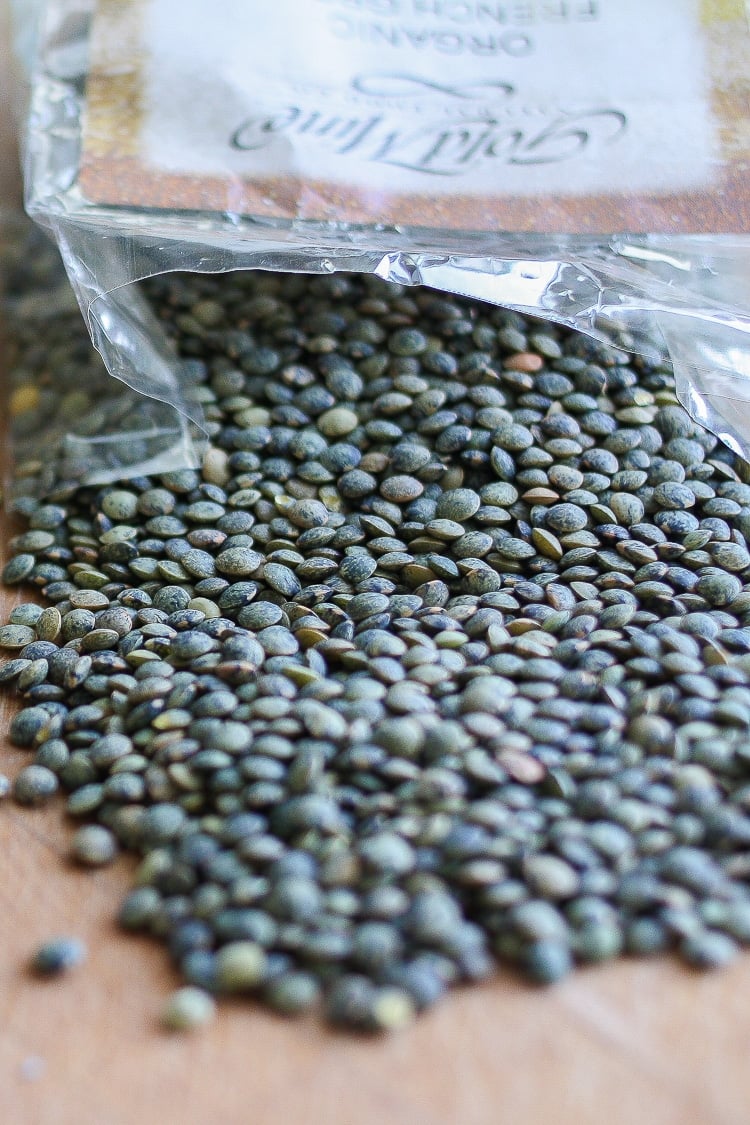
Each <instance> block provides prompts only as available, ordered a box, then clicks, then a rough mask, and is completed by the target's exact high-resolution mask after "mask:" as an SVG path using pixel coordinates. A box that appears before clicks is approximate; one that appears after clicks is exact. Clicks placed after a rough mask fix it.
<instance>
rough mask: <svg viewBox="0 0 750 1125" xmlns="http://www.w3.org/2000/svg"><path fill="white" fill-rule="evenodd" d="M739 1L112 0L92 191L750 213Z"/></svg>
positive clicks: (86, 175)
mask: <svg viewBox="0 0 750 1125" xmlns="http://www.w3.org/2000/svg"><path fill="white" fill-rule="evenodd" d="M749 41H750V36H748V25H747V17H746V13H745V8H744V4H743V3H742V2H741V0H737V2H735V0H658V3H656V2H655V0H273V2H272V3H261V4H240V3H237V0H211V2H210V3H206V2H205V0H132V2H131V3H128V4H122V3H121V2H119V0H100V3H99V4H98V6H97V9H96V14H95V18H94V24H93V30H92V41H91V63H90V74H89V83H88V90H87V99H86V112H85V129H84V142H83V154H82V162H81V175H80V183H81V186H82V189H83V191H84V193H85V194H86V196H87V198H89V199H90V200H91V201H92V202H95V203H107V204H118V205H128V206H138V207H158V208H165V207H166V208H169V209H174V208H180V209H195V210H202V211H203V210H208V211H221V212H230V213H232V214H236V215H241V216H257V217H261V218H280V219H288V220H297V219H312V220H324V221H335V222H352V223H367V224H372V223H382V224H396V225H398V224H410V225H417V226H422V227H430V228H434V229H446V228H451V229H467V230H493V229H494V230H504V231H537V232H540V233H598V232H602V233H605V232H606V233H609V232H620V231H630V232H634V233H636V232H641V231H655V232H669V233H671V232H678V231H685V232H700V231H722V230H726V231H744V230H750V223H749V221H748V212H749V211H750V208H748V205H747V204H748V199H747V189H746V187H745V180H746V178H747V169H748V167H749V166H750V165H749V164H748V150H749V149H750V121H748V120H747V119H746V118H745V117H743V109H744V107H746V105H747V94H748V84H749V83H750V77H748V73H749V68H748V67H747V66H746V65H744V64H745V63H746V61H747V59H748V42H749Z"/></svg>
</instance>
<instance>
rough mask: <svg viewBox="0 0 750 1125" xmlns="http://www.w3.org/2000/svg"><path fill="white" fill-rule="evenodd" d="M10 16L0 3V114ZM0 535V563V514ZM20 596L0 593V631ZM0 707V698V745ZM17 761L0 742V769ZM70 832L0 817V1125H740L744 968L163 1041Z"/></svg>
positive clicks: (7, 194)
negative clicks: (366, 1028) (409, 1016)
mask: <svg viewBox="0 0 750 1125" xmlns="http://www.w3.org/2000/svg"><path fill="white" fill-rule="evenodd" d="M5 14H6V10H5V7H4V6H3V0H0V107H3V106H4V105H6V104H7V99H6V96H4V88H3V83H4V81H5V82H7V73H8V71H7V54H5V53H4V52H3V48H2V42H3V35H2V24H3V21H4V16H5ZM9 145H10V138H9V128H8V118H7V114H4V112H3V110H2V109H1V108H0V203H2V201H3V200H4V199H5V200H8V199H10V198H11V197H12V196H13V192H14V179H15V177H14V174H13V158H12V157H11V156H10V155H9V151H10V149H9ZM3 157H4V158H3ZM0 532H1V534H0V551H1V550H2V543H4V542H7V538H8V535H9V534H10V531H9V528H8V523H7V520H6V521H5V522H4V523H2V524H1V525H0ZM5 553H7V552H5ZM18 600H20V596H19V595H17V594H15V593H14V594H10V593H9V592H8V591H4V592H3V593H2V594H0V616H2V617H3V619H4V618H5V614H6V612H7V610H8V609H9V607H10V606H11V605H13V604H14V603H15V602H16V601H18ZM12 708H13V703H12V701H11V700H10V699H9V698H8V697H7V695H3V696H2V697H0V732H2V731H3V730H7V726H8V722H9V719H10V715H11V713H12ZM26 760H27V756H26V754H25V753H24V752H20V751H15V750H13V749H12V748H10V747H8V745H7V741H5V740H3V739H2V735H1V734H0V770H2V771H5V772H7V773H9V774H11V775H12V774H14V773H15V772H16V771H17V770H18V769H19V768H20V766H21V765H22V764H23V763H24V762H25V761H26ZM69 837H70V828H69V826H68V825H67V824H65V822H64V818H63V815H62V813H61V811H60V809H59V807H55V808H51V809H48V810H44V811H40V812H33V811H25V810H22V809H19V808H17V807H15V806H14V805H13V804H12V803H10V802H6V803H5V804H4V805H3V806H2V808H0V848H1V849H2V851H1V853H0V854H2V865H1V868H0V870H1V871H2V876H1V877H0V1013H1V1017H0V1091H2V1092H1V1093H0V1123H2V1125H5V1123H7V1125H136V1123H137V1125H152V1123H153V1125H172V1123H175V1125H177V1123H179V1125H214V1123H217V1125H246V1123H247V1125H296V1123H298V1122H304V1123H305V1125H505V1123H513V1125H517V1123H518V1125H547V1123H550V1125H552V1123H555V1125H636V1123H640V1122H643V1123H647V1125H694V1123H695V1125H747V1122H748V1121H750V954H746V955H744V956H743V957H742V958H741V959H740V960H739V961H738V962H737V963H736V964H735V965H734V966H732V967H731V968H730V969H728V970H725V971H724V972H721V973H717V974H715V975H710V976H699V975H695V974H692V973H689V972H687V971H685V970H682V969H680V968H679V967H678V966H677V965H676V964H675V963H673V962H671V961H668V960H662V959H660V960H657V961H652V962H645V961H641V962H626V961H623V962H620V963H619V964H617V965H614V966H608V967H604V968H599V969H590V970H587V971H585V972H580V973H578V974H577V975H576V976H575V978H574V979H572V980H570V981H567V982H565V983H563V984H561V985H558V986H556V987H554V988H552V989H549V990H545V991H538V990H535V989H533V988H529V987H526V986H524V985H522V984H520V983H518V982H517V981H514V980H511V979H509V978H508V977H506V976H499V977H498V979H497V980H495V981H494V982H492V983H490V984H486V985H483V986H481V987H475V988H471V989H464V990H461V991H458V992H456V993H455V994H454V995H453V996H451V997H450V998H449V999H448V1000H447V1001H444V1002H443V1003H442V1004H441V1005H439V1006H438V1007H437V1009H435V1010H433V1011H432V1012H431V1013H429V1014H428V1015H426V1016H424V1017H423V1018H422V1019H421V1020H420V1021H419V1022H418V1023H417V1025H416V1026H415V1027H414V1028H413V1029H411V1030H408V1031H406V1032H403V1033H401V1034H398V1035H396V1036H393V1037H391V1038H386V1039H380V1040H358V1039H353V1038H348V1037H345V1036H343V1035H337V1034H333V1033H330V1032H328V1031H325V1030H323V1029H322V1027H321V1026H320V1025H319V1023H317V1022H316V1021H315V1020H313V1019H308V1020H303V1021H291V1022H288V1021H285V1020H283V1019H281V1018H277V1017H273V1016H271V1015H269V1014H267V1013H265V1012H262V1011H260V1010H257V1009H256V1008H254V1007H253V1005H252V1004H242V1005H240V1004H238V1005H236V1006H235V1005H231V1004H226V1005H224V1006H222V1010H221V1012H220V1015H219V1018H218V1019H217V1020H216V1021H215V1023H213V1024H212V1025H211V1026H209V1027H207V1028H205V1029H204V1030H202V1031H201V1032H200V1033H198V1034H196V1035H193V1036H191V1037H174V1036H168V1035H167V1034H165V1033H163V1032H161V1031H160V1030H159V1029H158V1025H157V1016H158V1012H159V1010H160V1008H161V1005H162V1002H163V998H164V997H165V996H166V994H167V993H168V992H169V990H170V989H171V988H173V987H174V986H175V985H176V983H177V980H176V978H175V976H174V974H173V973H172V971H171V969H170V968H169V965H168V962H167V958H166V955H165V954H164V952H163V951H162V949H161V948H160V947H159V946H157V945H155V944H153V943H150V942H147V941H144V940H140V939H135V938H128V937H125V936H123V935H121V934H119V933H118V932H117V930H116V927H115V925H114V921H113V920H114V916H115V913H116V910H117V906H118V903H119V902H120V900H121V898H122V896H123V895H124V893H125V891H126V889H127V887H128V883H129V877H130V872H131V870H132V865H131V864H130V863H129V861H127V860H122V861H120V862H119V863H117V864H116V865H115V866H114V867H113V868H110V869H108V870H105V871H100V872H96V873H87V872H81V871H80V870H76V869H75V868H73V867H72V866H70V864H69V863H68V862H67V860H66V851H67V848H68V843H69ZM58 934H76V935H79V936H80V937H82V938H84V939H85V940H86V942H87V943H88V946H89V950H90V953H89V959H88V962H87V963H86V965H85V966H82V967H81V968H80V969H78V970H76V971H75V972H72V973H70V974H69V976H68V977H66V978H64V979H62V980H59V981H55V982H49V983H45V982H40V981H35V980H33V979H31V978H30V977H29V975H28V974H27V972H26V970H25V964H26V962H27V959H28V957H29V955H30V953H31V952H32V951H33V950H34V948H35V946H36V945H37V944H38V943H39V942H41V941H43V940H45V939H46V938H49V937H51V936H53V935H58Z"/></svg>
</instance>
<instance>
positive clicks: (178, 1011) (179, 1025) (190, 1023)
mask: <svg viewBox="0 0 750 1125" xmlns="http://www.w3.org/2000/svg"><path fill="white" fill-rule="evenodd" d="M215 1014H216V1002H215V1000H214V999H213V997H212V996H211V994H210V993H208V992H206V991H204V990H203V989H202V988H196V987H195V986H194V985H185V986H184V987H182V988H178V989H176V990H175V991H174V992H173V993H172V994H171V996H169V997H168V998H167V1001H166V1003H165V1004H164V1007H163V1008H162V1011H161V1024H162V1027H164V1028H166V1030H167V1031H194V1030H196V1028H199V1027H202V1026H203V1025H204V1024H206V1023H209V1022H210V1021H211V1020H212V1019H213V1018H214V1016H215Z"/></svg>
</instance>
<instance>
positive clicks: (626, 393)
mask: <svg viewBox="0 0 750 1125" xmlns="http://www.w3.org/2000/svg"><path fill="white" fill-rule="evenodd" d="M147 293H148V296H149V300H150V301H151V302H152V304H153V307H154V309H155V310H156V311H157V313H158V315H159V316H160V317H161V319H162V323H163V324H164V326H165V328H166V330H167V331H168V332H169V333H170V334H171V335H172V336H173V338H174V340H175V342H176V346H177V348H178V350H179V352H180V354H181V356H182V357H183V359H184V360H185V361H186V362H187V364H188V367H189V370H190V372H191V378H192V381H193V383H194V392H195V394H196V395H197V397H198V399H199V400H200V401H201V403H202V405H203V408H204V410H205V416H206V420H207V427H208V433H209V444H208V448H207V450H206V452H205V456H204V459H203V465H202V468H201V469H200V470H192V469H185V470H181V471H175V472H169V473H166V474H162V475H160V476H153V477H137V478H135V479H130V480H128V481H126V482H122V483H118V484H117V485H113V486H107V487H103V488H91V487H89V488H86V487H82V486H75V487H74V486H72V485H71V486H68V487H61V488H59V489H58V492H57V494H56V495H54V496H53V497H52V498H50V497H46V498H45V499H43V500H37V499H34V498H33V497H31V496H26V497H23V498H22V499H20V500H19V501H18V504H17V507H18V508H19V510H20V511H21V512H22V514H23V515H24V516H25V517H26V518H27V519H28V530H27V531H25V532H23V533H22V534H20V535H18V536H17V537H16V538H15V539H14V541H13V542H12V544H11V549H12V552H13V557H12V559H11V561H10V562H8V564H7V565H6V567H5V570H4V575H3V577H4V581H5V582H6V583H9V584H21V583H26V584H29V585H31V586H32V587H36V588H37V589H38V590H40V591H41V592H42V594H43V596H44V601H45V603H46V605H47V608H44V609H43V608H42V607H41V606H37V605H35V604H23V605H21V606H20V607H18V608H17V609H15V610H14V611H13V612H12V613H11V615H10V623H9V624H7V625H6V626H4V627H2V628H0V645H2V647H3V649H5V650H6V653H7V655H8V660H7V662H6V663H5V664H4V665H3V666H2V669H0V681H2V682H3V683H5V684H8V685H15V688H16V690H17V691H18V693H19V694H20V696H21V698H22V700H23V708H22V710H20V711H19V712H18V714H17V716H16V717H15V719H14V720H13V724H12V729H11V739H12V741H13V743H14V744H15V745H16V746H21V747H26V748H28V750H29V753H30V754H31V755H32V763H31V764H30V765H29V766H28V767H27V768H25V769H23V770H22V771H21V773H20V775H19V776H18V777H17V778H16V780H15V784H14V793H15V796H16V798H17V799H18V800H19V801H22V802H26V803H30V804H33V803H37V802H41V801H43V800H46V799H47V798H48V797H50V796H52V795H53V794H54V793H55V792H57V791H58V790H62V791H63V792H64V793H66V794H67V807H68V811H69V813H70V815H71V816H72V817H75V818H81V819H82V820H84V821H88V822H90V823H87V824H85V825H84V826H83V827H82V828H81V829H79V831H78V833H77V834H76V836H75V838H74V844H73V851H74V854H75V856H76V858H77V859H78V860H79V862H82V863H89V864H92V865H97V864H100V863H106V862H109V860H110V859H112V857H113V856H114V855H115V854H116V853H117V851H118V850H119V849H125V850H128V851H133V852H136V853H138V854H139V855H140V857H141V860H140V864H139V867H138V869H137V874H136V878H135V883H136V886H135V888H134V889H133V890H132V892H131V893H130V894H129V895H128V897H127V899H126V901H125V902H124V903H123V905H122V908H121V911H120V922H121V924H122V926H123V927H125V928H126V929H127V930H137V931H144V932H147V933H149V934H152V935H155V936H156V937H158V938H159V939H160V940H162V941H163V942H165V943H166V945H167V946H168V949H169V953H170V955H171V957H172V958H173V960H174V963H175V965H176V966H177V967H178V969H179V971H180V973H181V974H182V976H183V977H184V980H185V982H186V984H187V986H188V987H187V988H186V989H182V990H180V993H179V994H178V995H177V994H176V999H173V1001H172V1002H171V1006H170V1008H169V1012H168V1016H167V1017H165V1018H168V1020H169V1021H170V1022H171V1025H172V1026H180V1027H182V1026H187V1025H188V1024H189V1022H190V1018H191V1017H190V1013H191V1012H192V1011H196V1010H197V1009H200V1010H202V1011H203V1012H209V1011H210V1010H211V1008H212V1005H211V1004H210V1002H209V1001H208V998H207V997H206V996H205V993H206V992H208V993H218V994H226V993H231V994H237V993H249V994H251V995H253V996H257V997H260V998H261V999H263V1000H264V1001H266V1002H267V1003H268V1004H270V1005H271V1006H272V1007H273V1008H275V1009H276V1010H278V1011H281V1012H285V1013H296V1012H301V1011H303V1010H306V1009H308V1008H310V1007H311V1006H313V1005H316V1004H317V1003H318V1002H319V1001H322V1004H323V1007H324V1010H325V1012H326V1014H327V1017H328V1018H329V1019H330V1020H331V1021H332V1022H334V1023H335V1024H338V1025H341V1026H346V1027H351V1028H355V1029H387V1028H394V1027H398V1026H401V1025H402V1024H404V1023H405V1022H407V1021H408V1020H409V1019H410V1018H411V1016H412V1015H413V1014H414V1013H415V1012H416V1011H419V1010H422V1009H424V1008H426V1007H428V1006H429V1005H431V1004H432V1003H433V1002H434V1001H436V1000H437V999H438V998H439V997H440V996H441V995H442V994H443V993H444V992H445V991H446V990H447V989H448V988H449V987H450V986H452V985H455V984H458V983H460V982H466V981H477V980H481V979H483V978H486V977H487V976H488V975H490V974H492V973H493V972H494V971H495V969H496V965H497V963H498V962H499V963H502V964H509V965H511V966H514V967H516V968H517V969H519V970H520V971H521V972H522V973H524V974H525V975H526V976H527V977H528V978H530V979H532V980H534V981H539V982H551V981H554V980H557V979H559V978H560V977H562V976H564V975H565V974H566V973H567V972H568V971H569V970H570V969H571V968H572V967H573V966H574V965H576V964H579V963H586V962H600V961H603V960H606V959H608V958H612V957H615V956H617V955H619V954H620V953H629V954H653V953H656V952H661V951H665V950H668V949H674V950H676V951H677V952H678V953H679V955H680V956H681V957H682V958H683V959H684V960H685V961H686V962H688V963H690V964H691V965H695V966H700V967H710V966H716V965H720V964H723V963H725V962H727V961H728V960H730V959H731V958H732V957H733V956H734V955H735V953H736V952H737V950H738V948H739V946H740V945H741V944H742V943H748V942H750V890H749V887H748V879H749V877H750V733H749V730H750V628H748V624H750V586H749V585H748V578H749V576H750V553H749V552H748V548H747V543H746V537H748V536H750V484H748V483H747V482H748V481H750V468H749V467H748V465H747V464H746V463H744V462H742V461H740V460H739V459H738V458H737V457H736V456H735V455H734V454H733V453H731V452H730V451H729V450H728V449H727V448H725V447H724V446H723V445H722V444H721V443H720V442H718V441H717V439H716V438H715V437H714V436H713V435H712V434H710V433H708V432H706V431H705V430H703V429H702V428H701V427H700V426H698V425H696V424H695V423H694V422H693V421H692V420H691V418H690V417H689V416H688V415H687V413H686V412H685V411H684V410H683V409H682V407H681V406H679V405H678V404H677V400H676V397H675V390H674V380H673V377H672V375H671V373H670V369H669V366H668V364H667V363H666V362H664V360H663V359H662V358H661V357H660V356H659V355H657V354H656V353H654V354H651V355H647V356H640V357H635V358H634V357H633V356H630V355H629V354H628V353H627V352H626V351H625V350H624V349H623V348H617V347H614V346H607V345H603V344H599V343H596V342H592V341H591V340H590V339H588V338H586V337H584V336H581V335H577V334H574V333H567V332H563V331H558V330H556V329H553V328H550V327H549V326H543V325H541V324H539V323H536V322H533V321H530V320H527V319H524V318H522V317H521V316H518V315H516V314H513V313H511V312H508V311H507V310H502V309H496V308H493V307H490V306H486V305H483V304H480V303H477V302H472V301H468V300H463V299H460V298H454V297H448V296H446V295H443V294H439V293H436V292H432V291H429V290H425V289H408V288H402V287H399V286H395V285H388V284H386V283H383V282H380V281H379V280H378V279H376V278H372V277H359V276H354V275H351V276H350V275H340V274H338V275H333V276H330V277H322V278H306V277H302V276H296V275H275V274H274V275H268V274H263V273H248V274H233V275H229V276H226V277H222V278H207V277H183V276H169V277H166V278H161V279H156V280H154V281H152V282H150V283H148V286H147ZM48 331H49V332H50V333H51V334H52V335H53V336H54V337H55V339H57V340H58V341H64V340H65V339H70V340H71V341H73V343H71V348H73V349H75V348H76V347H80V344H79V343H76V342H75V341H76V336H75V332H77V331H78V329H74V327H73V321H72V320H71V319H70V317H68V318H67V319H65V320H64V321H61V322H60V324H58V325H57V326H55V325H54V324H49V325H48ZM620 342H621V343H622V344H626V343H627V340H626V339H624V338H623V339H622V340H621V341H620ZM61 346H62V345H61ZM38 353H39V348H38V346H37V347H36V353H35V354H36V362H37V365H39V364H41V365H42V366H43V361H42V360H41V359H40V358H39V354H38ZM32 366H33V364H31V365H30V361H29V360H28V355H26V354H25V353H24V351H23V349H21V351H20V352H19V354H18V355H17V357H16V372H17V374H16V376H14V378H15V379H16V383H17V384H18V381H19V380H21V381H23V380H27V379H29V378H30V371H31V367H32ZM19 373H20V374H19ZM29 402H30V405H29V409H30V410H33V409H34V401H33V396H31V398H30V400H29ZM33 423H34V418H33V416H32V417H26V418H25V429H26V432H29V431H30V429H32V428H33ZM31 476H33V473H32V474H31ZM25 479H27V480H28V479H30V473H29V471H28V467H27V469H26V470H25ZM196 990H197V991H196ZM197 1018H198V1017H197V1016H196V1019H197Z"/></svg>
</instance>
